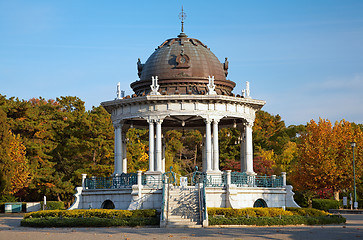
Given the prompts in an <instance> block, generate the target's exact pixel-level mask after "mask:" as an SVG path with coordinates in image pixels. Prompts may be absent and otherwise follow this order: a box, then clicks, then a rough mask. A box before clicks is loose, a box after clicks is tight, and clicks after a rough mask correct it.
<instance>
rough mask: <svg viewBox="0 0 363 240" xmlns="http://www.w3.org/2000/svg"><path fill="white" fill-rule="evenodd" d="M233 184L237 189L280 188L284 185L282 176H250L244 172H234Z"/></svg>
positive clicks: (232, 175)
mask: <svg viewBox="0 0 363 240" xmlns="http://www.w3.org/2000/svg"><path fill="white" fill-rule="evenodd" d="M231 183H232V184H235V185H237V187H264V188H280V187H282V185H283V182H282V177H281V176H280V177H276V176H250V175H247V174H246V173H244V172H242V173H241V172H232V173H231Z"/></svg>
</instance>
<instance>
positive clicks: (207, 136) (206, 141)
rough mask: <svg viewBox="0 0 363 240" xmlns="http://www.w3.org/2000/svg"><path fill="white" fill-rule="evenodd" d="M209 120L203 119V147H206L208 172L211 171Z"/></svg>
mask: <svg viewBox="0 0 363 240" xmlns="http://www.w3.org/2000/svg"><path fill="white" fill-rule="evenodd" d="M211 122H212V121H211V120H209V119H206V120H205V124H206V125H205V147H206V151H205V153H206V165H207V166H206V167H207V169H206V171H207V172H210V171H212V138H211V137H212V136H211V135H212V134H211V126H210V124H211Z"/></svg>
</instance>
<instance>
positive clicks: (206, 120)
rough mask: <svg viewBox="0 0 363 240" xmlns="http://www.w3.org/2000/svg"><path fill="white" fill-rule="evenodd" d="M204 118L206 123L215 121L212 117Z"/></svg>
mask: <svg viewBox="0 0 363 240" xmlns="http://www.w3.org/2000/svg"><path fill="white" fill-rule="evenodd" d="M203 120H204V122H205V123H206V124H211V123H212V122H213V119H211V118H204V119H203Z"/></svg>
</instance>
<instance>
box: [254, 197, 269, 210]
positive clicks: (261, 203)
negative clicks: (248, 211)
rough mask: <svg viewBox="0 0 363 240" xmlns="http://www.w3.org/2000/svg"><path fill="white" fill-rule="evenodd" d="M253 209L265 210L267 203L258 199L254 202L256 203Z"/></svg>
mask: <svg viewBox="0 0 363 240" xmlns="http://www.w3.org/2000/svg"><path fill="white" fill-rule="evenodd" d="M253 207H254V208H265V207H267V203H266V202H265V200H263V199H262V198H259V199H257V200H256V202H255V203H254V204H253Z"/></svg>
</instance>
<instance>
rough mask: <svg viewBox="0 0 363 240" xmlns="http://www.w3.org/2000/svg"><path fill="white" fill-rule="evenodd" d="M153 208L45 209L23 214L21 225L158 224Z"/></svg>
mask: <svg viewBox="0 0 363 240" xmlns="http://www.w3.org/2000/svg"><path fill="white" fill-rule="evenodd" d="M158 224H159V216H158V215H157V212H156V210H155V209H144V210H112V209H91V210H82V209H77V210H45V211H37V212H31V213H27V214H25V215H24V219H23V220H22V221H21V225H22V226H28V227H110V226H131V227H133V226H145V225H158Z"/></svg>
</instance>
